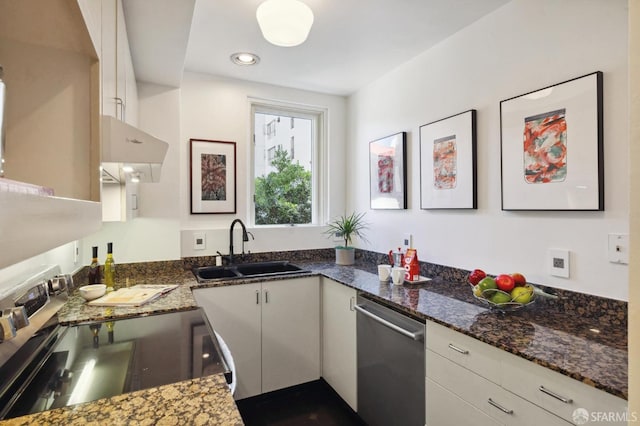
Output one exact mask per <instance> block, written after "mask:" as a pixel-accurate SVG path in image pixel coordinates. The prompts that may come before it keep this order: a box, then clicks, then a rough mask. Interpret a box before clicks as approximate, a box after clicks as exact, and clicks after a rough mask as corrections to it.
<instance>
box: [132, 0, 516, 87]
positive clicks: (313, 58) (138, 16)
mask: <svg viewBox="0 0 640 426" xmlns="http://www.w3.org/2000/svg"><path fill="white" fill-rule="evenodd" d="M262 1H263V0H154V1H149V0H123V3H124V10H125V19H126V24H127V32H128V35H129V43H130V45H131V52H132V57H133V64H134V69H135V72H136V77H137V79H138V80H139V81H146V82H153V83H158V84H164V85H169V86H176V87H179V86H180V82H181V80H182V73H183V71H184V70H187V71H195V72H202V73H207V74H213V75H219V76H226V77H233V78H238V79H242V80H249V81H256V82H261V83H269V84H275V85H279V86H286V87H294V88H299V89H306V90H312V91H316V92H323V93H331V94H337V95H349V94H351V93H353V92H355V91H357V90H358V89H359V88H361V87H363V86H365V85H367V84H368V83H370V82H372V81H374V80H375V79H377V78H379V77H380V76H382V75H384V74H385V73H387V72H389V71H390V70H392V69H393V68H395V67H397V66H398V65H400V64H401V63H403V62H406V61H408V60H409V59H411V58H413V57H415V56H417V55H419V54H420V53H422V52H424V51H425V50H427V49H429V48H430V47H432V46H434V45H436V44H437V43H438V42H440V41H442V40H444V39H446V38H447V37H449V36H451V35H452V34H454V33H456V32H457V31H459V30H460V29H462V28H464V27H465V26H467V25H469V24H471V23H472V22H474V21H476V20H477V19H479V18H481V17H482V16H484V15H486V14H488V13H490V12H492V11H493V10H495V9H497V8H498V7H500V6H502V5H503V4H505V3H507V2H508V1H509V0H302V1H304V2H305V3H306V4H307V5H309V6H310V7H311V9H312V10H313V12H314V15H315V21H314V24H313V27H312V28H311V33H310V34H309V38H308V39H307V41H306V42H305V43H304V44H302V45H300V46H297V47H289V48H284V47H277V46H273V45H271V44H269V43H268V42H267V41H266V40H264V39H263V38H262V35H261V33H260V28H259V27H258V23H257V21H256V18H255V11H256V8H257V7H258V5H259V4H260V3H261V2H262ZM240 51H248V52H252V53H255V54H257V55H258V56H260V58H261V61H260V63H259V64H258V65H257V66H253V67H241V66H238V65H234V64H233V63H232V62H231V61H230V60H229V56H230V55H231V54H232V53H235V52H240Z"/></svg>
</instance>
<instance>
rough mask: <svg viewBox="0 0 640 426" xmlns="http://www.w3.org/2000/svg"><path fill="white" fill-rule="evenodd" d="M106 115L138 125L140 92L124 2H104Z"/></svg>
mask: <svg viewBox="0 0 640 426" xmlns="http://www.w3.org/2000/svg"><path fill="white" fill-rule="evenodd" d="M101 23H102V42H101V48H102V50H101V58H100V59H101V61H100V62H101V71H102V114H105V115H110V116H112V117H116V118H118V119H120V120H123V121H125V122H127V123H129V124H132V125H135V124H137V115H138V114H137V108H138V92H137V88H136V81H135V73H134V70H133V65H132V60H131V51H130V49H129V39H128V36H127V28H126V24H125V19H124V13H123V8H122V0H102V19H101Z"/></svg>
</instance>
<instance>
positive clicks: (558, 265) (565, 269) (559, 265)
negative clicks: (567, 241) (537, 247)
mask: <svg viewBox="0 0 640 426" xmlns="http://www.w3.org/2000/svg"><path fill="white" fill-rule="evenodd" d="M548 257H549V274H551V275H553V276H555V277H560V278H569V266H570V265H569V250H564V249H549V256H548Z"/></svg>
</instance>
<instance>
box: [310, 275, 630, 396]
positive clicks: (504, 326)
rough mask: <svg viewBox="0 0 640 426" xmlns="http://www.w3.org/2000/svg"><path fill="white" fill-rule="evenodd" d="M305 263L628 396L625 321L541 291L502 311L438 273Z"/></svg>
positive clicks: (412, 311)
mask: <svg viewBox="0 0 640 426" xmlns="http://www.w3.org/2000/svg"><path fill="white" fill-rule="evenodd" d="M305 267H307V268H308V269H310V270H312V271H315V272H317V273H320V274H322V275H323V276H326V277H328V278H331V279H333V280H335V281H338V282H340V283H342V284H345V285H347V286H349V287H353V288H355V289H357V290H361V291H363V292H365V293H367V294H368V295H369V296H371V297H372V298H373V299H377V300H378V301H382V302H385V303H387V304H389V305H390V306H391V307H394V308H396V309H398V310H401V311H404V312H406V313H408V314H410V315H413V316H415V317H418V318H421V319H423V320H431V321H435V322H437V323H440V324H442V325H445V326H447V327H449V328H451V329H453V330H456V331H459V332H461V333H464V334H467V335H469V336H472V337H474V338H476V339H478V340H481V341H483V342H485V343H488V344H490V345H493V346H496V347H498V348H500V349H503V350H505V351H508V352H510V353H512V354H515V355H518V356H520V357H522V358H525V359H528V360H530V361H533V362H535V363H536V364H539V365H542V366H544V367H547V368H550V369H552V370H555V371H558V372H560V373H562V374H564V375H567V376H570V377H572V378H574V379H576V380H579V381H582V382H584V383H586V384H588V385H591V386H594V387H596V388H598V389H601V390H604V391H606V392H609V393H611V394H613V395H616V396H618V397H621V398H624V399H628V353H627V329H626V327H621V326H620V325H617V324H612V323H611V321H608V320H607V321H596V320H594V319H593V318H584V317H582V316H580V315H577V313H576V312H566V311H564V310H563V309H564V308H562V306H563V305H560V306H561V307H558V306H557V305H559V304H558V303H556V302H555V301H548V300H547V299H544V298H541V297H538V298H537V300H536V302H535V303H534V304H532V305H530V306H527V307H526V308H524V309H521V310H518V311H514V312H507V313H501V312H497V311H494V310H491V309H489V308H487V307H486V306H484V305H481V304H480V302H478V301H476V300H475V299H474V298H473V295H472V294H471V289H470V287H469V285H468V284H465V283H451V282H447V281H444V280H442V279H439V278H435V279H433V280H432V281H429V282H427V283H424V284H419V285H417V284H405V285H400V286H396V285H393V284H392V283H390V282H386V283H382V282H380V281H379V280H378V277H377V274H374V273H373V270H374V269H375V265H371V264H364V265H360V266H356V267H345V266H337V265H335V264H333V263H306V264H305Z"/></svg>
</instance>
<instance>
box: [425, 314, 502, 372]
mask: <svg viewBox="0 0 640 426" xmlns="http://www.w3.org/2000/svg"><path fill="white" fill-rule="evenodd" d="M425 340H426V346H427V348H428V349H430V350H432V351H433V352H435V353H438V354H440V355H442V356H443V357H445V358H447V359H450V360H451V361H453V362H455V363H456V364H459V365H461V366H463V367H466V368H468V369H470V370H472V371H474V372H475V373H477V374H480V375H481V376H483V377H485V378H487V379H489V380H491V381H492V382H494V383H498V384H500V376H501V374H500V359H501V358H502V356H503V354H504V353H505V352H504V351H503V350H501V349H498V348H495V347H493V346H491V345H488V344H486V343H483V342H481V341H479V340H476V339H474V338H472V337H469V336H467V335H464V334H462V333H459V332H457V331H453V330H451V329H449V328H447V327H444V326H442V325H440V324H436V323H434V322H432V321H427V338H426V339H425ZM427 367H428V366H427ZM427 371H428V369H427ZM427 376H428V374H427Z"/></svg>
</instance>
